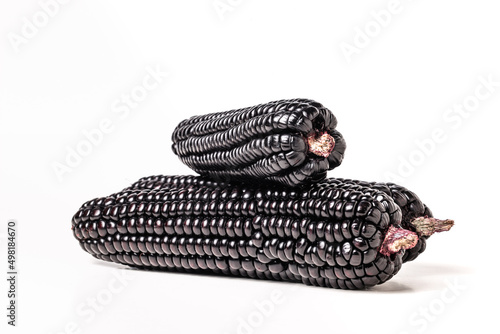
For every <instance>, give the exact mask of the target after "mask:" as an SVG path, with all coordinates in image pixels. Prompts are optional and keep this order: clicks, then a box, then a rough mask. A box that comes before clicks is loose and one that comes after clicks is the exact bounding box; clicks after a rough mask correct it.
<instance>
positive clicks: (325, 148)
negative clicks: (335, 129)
mask: <svg viewBox="0 0 500 334" xmlns="http://www.w3.org/2000/svg"><path fill="white" fill-rule="evenodd" d="M307 143H308V144H309V152H311V153H314V154H316V155H318V156H320V157H324V158H328V156H329V155H330V153H332V151H333V149H334V147H335V139H334V138H333V137H332V136H330V134H329V133H328V132H326V131H325V132H315V133H312V134H310V135H309V136H307Z"/></svg>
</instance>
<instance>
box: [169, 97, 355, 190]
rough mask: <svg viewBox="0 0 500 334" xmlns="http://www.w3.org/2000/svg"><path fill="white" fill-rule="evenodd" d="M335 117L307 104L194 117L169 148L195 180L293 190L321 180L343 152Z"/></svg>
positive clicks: (179, 128) (301, 101)
mask: <svg viewBox="0 0 500 334" xmlns="http://www.w3.org/2000/svg"><path fill="white" fill-rule="evenodd" d="M336 126H337V120H336V118H335V116H334V115H333V114H332V113H331V112H330V111H329V110H328V109H326V108H325V107H323V106H322V105H321V104H320V103H318V102H315V101H312V100H307V99H293V100H280V101H274V102H269V103H265V104H260V105H257V106H253V107H249V108H243V109H237V110H230V111H226V112H221V113H213V114H208V115H203V116H194V117H191V118H189V119H187V120H184V121H182V122H181V123H180V124H179V125H178V126H177V127H176V129H175V130H174V133H173V135H172V141H173V145H172V149H173V151H174V153H175V154H177V155H178V156H179V158H180V159H181V160H182V161H183V162H184V163H185V164H186V165H187V166H189V167H190V168H192V169H193V170H194V171H196V172H197V173H200V174H201V175H206V176H210V177H212V178H214V179H217V180H223V181H252V182H255V181H260V182H269V181H272V182H275V183H279V184H282V185H286V186H299V185H303V184H307V183H311V182H317V181H321V180H323V179H324V178H325V177H326V172H327V170H330V169H333V168H335V167H337V166H339V165H340V164H341V162H342V159H343V156H344V151H345V148H346V145H345V141H344V138H343V137H342V135H341V134H340V133H339V132H338V131H336V130H335V128H336Z"/></svg>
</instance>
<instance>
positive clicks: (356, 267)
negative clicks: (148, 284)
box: [72, 176, 418, 289]
mask: <svg viewBox="0 0 500 334" xmlns="http://www.w3.org/2000/svg"><path fill="white" fill-rule="evenodd" d="M140 188H142V189H140ZM401 219H402V214H401V209H400V208H399V206H398V205H396V204H395V202H394V201H393V200H392V198H390V196H388V195H387V194H386V193H384V192H381V191H377V190H375V189H373V188H367V187H363V186H361V185H352V184H344V183H342V182H340V181H339V182H336V181H324V182H320V183H316V184H313V185H310V186H308V187H305V188H298V189H290V188H286V187H279V186H264V185H262V186H259V187H250V186H245V185H231V184H225V183H221V182H217V181H211V180H208V179H205V178H202V177H193V176H173V177H169V176H165V177H152V178H145V179H141V180H139V181H138V182H136V183H135V184H134V185H132V186H131V187H129V188H126V189H124V190H123V191H122V192H120V193H117V194H114V195H111V196H108V197H102V198H97V199H94V200H92V201H89V202H87V203H85V204H84V205H83V206H82V207H81V208H80V209H79V210H78V212H77V213H76V214H75V215H74V217H73V220H72V229H73V233H74V236H75V237H76V238H77V239H78V240H79V242H80V245H81V246H82V248H83V249H84V250H85V251H87V252H88V253H90V254H91V255H93V256H94V257H96V258H98V259H102V260H105V261H112V262H116V263H122V264H126V265H130V266H134V267H139V268H147V269H163V270H177V271H188V272H201V273H213V274H223V275H233V276H244V277H252V278H265V279H275V280H286V281H294V282H302V283H305V284H309V285H316V286H324V287H333V288H341V289H363V288H369V287H372V286H374V285H376V284H380V283H383V282H386V281H387V280H389V279H390V278H392V277H393V276H394V275H395V274H396V273H397V272H398V271H399V269H400V268H401V265H402V257H403V255H404V252H405V249H409V248H412V247H414V246H415V245H416V243H417V242H418V236H417V234H416V233H415V232H412V231H409V230H405V229H402V228H401V227H400V225H399V224H400V222H401Z"/></svg>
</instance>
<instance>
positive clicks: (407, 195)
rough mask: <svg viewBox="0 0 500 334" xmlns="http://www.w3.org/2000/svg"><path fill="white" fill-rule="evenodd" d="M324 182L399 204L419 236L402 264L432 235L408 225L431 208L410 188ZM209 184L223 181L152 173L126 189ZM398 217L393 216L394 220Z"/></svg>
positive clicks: (443, 226) (438, 225)
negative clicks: (357, 187)
mask: <svg viewBox="0 0 500 334" xmlns="http://www.w3.org/2000/svg"><path fill="white" fill-rule="evenodd" d="M324 182H326V183H330V184H333V185H335V186H337V187H338V186H341V184H345V185H349V186H350V188H351V189H356V186H359V187H361V188H371V189H373V190H374V191H372V192H370V190H368V189H363V191H364V192H369V193H370V194H371V195H372V196H374V197H375V198H377V199H380V200H381V201H384V199H385V197H380V198H378V197H377V192H380V191H381V192H384V193H385V194H387V195H389V196H390V197H391V198H392V199H393V200H394V202H395V203H396V204H397V205H398V206H399V207H400V209H401V213H402V218H401V227H403V228H404V229H407V230H410V231H413V232H416V233H417V235H418V236H419V238H418V242H417V244H416V245H415V247H412V248H410V249H408V250H406V252H405V253H404V254H403V263H405V262H408V261H413V260H414V259H416V258H417V257H418V255H420V254H421V253H423V252H424V251H425V248H426V240H427V238H428V237H429V236H430V235H432V233H430V235H425V234H423V233H421V232H420V231H419V230H418V229H417V227H416V226H414V225H412V222H415V220H416V219H422V218H425V217H428V218H432V217H433V215H432V212H431V210H430V209H429V208H428V207H427V206H426V205H425V204H424V203H422V201H421V200H420V198H419V197H418V196H417V195H416V194H415V193H414V192H412V191H410V190H408V189H406V188H405V187H402V186H400V185H397V184H394V183H383V182H366V181H359V180H352V179H341V178H336V179H335V178H329V179H326V180H325V181H324ZM204 184H210V185H213V186H224V184H223V183H220V182H217V181H210V180H206V179H204V178H198V177H194V176H184V177H172V176H169V177H166V176H163V175H156V176H150V177H144V178H141V179H139V180H138V181H137V182H135V183H134V184H132V185H131V186H130V187H129V188H126V189H162V188H169V189H173V188H176V189H183V188H186V187H190V186H198V185H204ZM397 219H398V218H396V220H397ZM434 225H435V229H436V231H435V232H442V231H447V230H449V229H450V228H451V227H452V225H453V222H452V221H450V220H443V221H441V220H437V221H435V222H434Z"/></svg>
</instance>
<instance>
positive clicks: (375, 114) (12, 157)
mask: <svg viewBox="0 0 500 334" xmlns="http://www.w3.org/2000/svg"><path fill="white" fill-rule="evenodd" d="M61 2H62V0H61ZM40 3H42V4H45V3H51V2H50V1H49V0H42V1H41V2H40ZM40 3H39V2H38V1H35V0H31V1H3V2H2V4H1V7H0V30H1V31H0V37H1V39H0V43H1V62H0V64H1V65H0V66H1V67H0V111H1V119H0V132H1V137H0V157H1V169H0V170H1V176H0V189H1V198H0V203H1V207H0V222H1V226H2V228H1V229H2V230H1V231H0V232H1V233H2V239H1V242H2V246H1V256H0V259H1V264H0V268H2V272H4V273H5V272H6V271H7V269H6V262H7V260H6V246H5V232H6V223H7V221H8V219H16V220H17V222H18V225H19V229H18V238H19V240H18V243H19V247H18V256H19V260H18V267H19V274H20V275H19V285H18V292H19V298H18V307H19V308H18V327H16V328H11V327H10V326H7V325H6V322H7V318H6V316H5V315H6V313H7V311H6V310H5V308H6V305H7V284H6V280H5V279H3V278H2V279H1V284H0V296H1V298H0V305H1V309H2V310H3V311H1V315H0V319H2V320H1V325H0V327H1V328H2V330H1V331H2V333H4V332H5V331H4V329H5V328H8V332H9V333H14V332H16V333H138V332H141V333H142V332H148V333H195V332H203V333H304V332H307V333H326V332H329V333H364V332H369V333H397V334H400V333H442V332H465V331H474V332H484V331H486V332H491V331H490V330H486V329H487V328H491V326H494V322H495V321H496V312H494V309H495V308H494V307H493V306H487V305H488V302H490V301H493V302H495V301H497V300H498V298H499V297H500V296H499V293H498V284H497V282H498V270H497V263H498V261H497V256H498V246H496V244H497V236H498V224H499V221H498V191H497V189H498V186H499V182H498V169H499V168H498V167H499V166H498V159H497V151H498V149H497V147H496V145H498V136H497V133H498V122H499V121H500V118H499V116H498V112H499V107H500V86H499V82H500V63H499V60H500V43H499V42H500V40H499V37H498V32H499V31H500V20H499V19H498V13H499V9H500V8H499V6H498V4H497V3H496V2H494V1H430V0H419V1H416V0H415V1H409V0H401V1H400V2H399V5H397V6H396V7H394V5H391V4H390V2H388V1H373V0H372V1H353V2H348V1H291V0H281V1H255V0H254V1H251V0H239V1H237V0H222V1H215V2H214V1H212V0H206V1H135V2H134V1H123V0H122V1H118V0H116V1H107V0H101V1H96V0H94V1H77V0H74V1H70V2H68V3H64V4H60V3H58V2H52V5H51V6H41V5H40ZM54 3H55V4H56V5H57V6H56V7H54V5H53V4H54ZM215 5H218V6H219V7H216V6H215ZM224 6H225V7H224ZM42 7H45V9H43V8H42ZM47 8H48V9H47ZM388 9H391V10H392V12H393V13H392V14H390V17H388V16H387V15H385V16H384V15H382V14H384V13H385V14H387V10H388ZM46 12H50V16H49V15H48V14H46ZM373 13H379V15H378V16H379V20H381V22H382V23H383V24H381V23H377V20H376V19H375V17H376V16H377V14H373ZM31 25H33V26H31ZM366 30H368V33H369V35H368V36H366V35H365V33H364V32H363V31H366ZM360 31H361V32H360ZM347 49H349V50H350V51H351V52H355V53H352V54H350V55H349V54H348V53H346V52H344V51H345V50H347ZM343 50H344V51H343ZM156 69H159V70H160V71H162V72H168V75H167V76H165V77H161V78H160V81H161V82H160V83H158V84H157V85H156V87H155V88H154V89H151V90H150V91H148V92H147V94H146V96H144V99H143V100H142V101H140V102H138V103H137V106H136V107H134V108H129V109H128V110H127V108H124V107H123V106H124V104H123V102H122V101H121V99H122V98H123V96H124V95H130V94H131V92H136V93H137V94H138V92H139V93H140V91H141V89H142V88H140V86H141V85H142V82H143V80H144V78H146V77H147V75H148V71H152V70H156ZM485 80H486V81H487V80H490V81H492V82H493V83H494V84H493V85H490V86H488V87H487V86H485V85H484V84H483V83H482V82H484V81H485ZM152 82H153V81H150V83H152ZM495 85H496V86H495ZM488 89H489V90H488ZM477 94H479V95H478V96H479V97H480V98H478V97H477V96H476V95H477ZM294 97H306V98H312V99H315V100H317V101H319V102H321V103H323V104H324V105H325V106H327V107H328V108H330V109H331V110H332V111H333V112H334V113H335V115H336V116H337V118H338V120H339V126H338V129H339V130H340V131H341V132H342V133H343V135H344V136H345V138H346V140H347V145H348V148H347V154H346V160H345V161H344V163H343V164H342V166H341V167H340V168H338V169H336V170H334V171H332V172H330V176H338V177H347V178H356V179H363V180H379V181H387V180H389V179H393V180H396V181H397V182H398V183H401V184H402V185H404V186H406V187H408V188H410V189H411V190H413V191H415V192H416V193H417V194H419V196H420V197H421V198H422V199H423V201H424V202H425V203H426V204H428V205H429V206H430V207H431V209H432V210H433V212H434V214H435V216H438V217H440V218H453V219H455V220H456V226H455V227H454V228H453V229H452V230H451V231H450V232H448V233H443V234H441V235H436V236H433V237H432V238H431V239H430V240H429V242H428V247H427V250H426V252H425V253H424V254H423V255H422V256H420V257H419V258H418V259H417V260H416V261H414V262H412V263H408V264H405V265H404V267H403V269H402V270H401V271H400V273H399V274H398V275H397V276H396V277H394V278H393V279H392V280H391V281H389V282H387V283H386V284H383V285H380V286H377V287H375V288H373V289H371V290H369V291H341V290H334V289H324V288H314V287H307V286H303V285H299V284H287V283H276V282H268V281H257V280H248V279H229V278H217V277H204V276H196V275H187V274H170V273H154V272H138V271H133V270H127V269H125V267H121V266H118V265H113V264H108V263H101V262H99V261H97V260H95V259H93V258H92V257H91V256H89V255H88V254H86V253H85V252H83V251H82V250H81V249H80V247H79V246H78V243H77V241H76V240H75V239H74V238H73V236H72V233H71V230H70V220H71V217H72V215H73V213H74V212H76V210H77V209H78V207H79V206H80V205H81V204H82V203H83V202H85V201H87V200H89V199H91V198H94V197H98V196H103V195H107V194H110V193H113V192H115V191H118V190H120V189H122V188H124V187H125V186H127V185H129V184H130V183H131V182H133V181H135V180H136V179H138V178H139V177H142V176H147V175H152V174H189V173H190V170H189V169H188V168H187V167H185V166H183V165H182V164H181V163H180V161H179V160H178V159H177V157H175V156H174V155H173V153H172V152H171V150H170V144H171V141H170V135H171V132H172V130H173V129H174V127H175V125H176V124H177V123H178V122H179V121H181V120H182V119H184V118H187V117H189V116H192V115H196V114H203V113H208V112H216V111H223V110H228V109H233V108H238V107H246V106H250V105H254V104H258V103H263V102H268V101H271V100H276V99H282V98H294ZM464 104H465V105H466V106H465V108H464V107H463V105H464ZM460 106H462V108H464V110H465V111H464V112H463V114H462V115H460V114H459V113H457V111H456V110H458V109H457V108H459V107H460ZM453 108H455V109H453ZM467 109H468V110H469V111H467ZM101 122H105V123H106V122H108V123H110V124H111V125H109V124H108V125H109V127H108V128H106V130H107V133H105V134H104V135H103V136H102V138H98V137H99V136H97V137H95V138H97V139H95V140H94V141H95V144H92V146H90V149H89V147H88V146H85V145H86V144H82V143H83V142H85V141H86V140H87V139H86V137H85V135H84V134H83V133H84V131H91V130H93V129H96V128H98V127H99V124H100V123H101ZM436 133H437V134H438V136H437V138H434V139H432V138H433V134H436ZM417 142H418V143H420V146H419V145H418V144H417ZM422 143H424V144H425V145H424V144H422ZM79 145H80V146H79ZM82 145H83V146H82ZM422 145H423V146H422ZM77 147H80V149H82V147H83V148H87V150H90V151H91V152H90V153H89V152H86V153H88V154H87V155H86V156H84V157H82V159H81V161H75V160H73V161H72V166H73V167H69V166H67V169H65V170H64V173H63V174H62V175H59V176H60V177H58V174H57V173H56V172H55V170H54V166H55V165H57V166H59V167H60V166H61V165H63V164H66V159H67V156H68V154H69V153H68V152H70V151H71V150H76V149H77ZM422 147H423V148H422ZM73 159H75V158H73ZM58 164H59V165H58ZM117 268H119V269H117ZM124 273H125V275H126V276H125V278H123V277H122V280H124V281H123V282H122V281H117V280H116V275H118V276H120V275H123V274H124ZM1 277H4V274H1ZM120 282H122V283H120ZM110 284H111V286H112V287H114V289H111V290H110V288H109V286H110ZM118 290H119V291H118ZM276 296H278V297H279V298H278V299H277V298H276ZM95 298H97V300H98V301H97V305H94V306H95V307H96V309H93V308H92V306H91V305H92V300H93V299H95ZM263 301H264V302H263ZM256 303H261V304H262V303H263V304H264V305H265V307H266V309H265V310H264V311H262V308H259V307H258V306H256ZM495 327H496V326H495Z"/></svg>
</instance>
